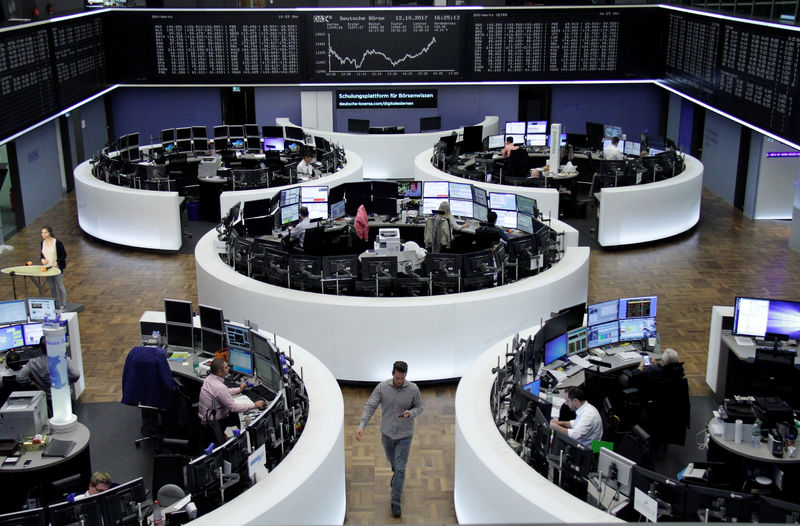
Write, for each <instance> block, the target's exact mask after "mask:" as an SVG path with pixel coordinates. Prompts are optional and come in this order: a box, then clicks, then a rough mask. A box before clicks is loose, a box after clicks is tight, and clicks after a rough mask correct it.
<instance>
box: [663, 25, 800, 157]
mask: <svg viewBox="0 0 800 526" xmlns="http://www.w3.org/2000/svg"><path fill="white" fill-rule="evenodd" d="M798 64H800V32H798V31H795V30H792V29H789V28H783V27H772V26H764V25H760V24H755V23H748V22H738V21H732V20H727V19H724V18H712V17H708V16H700V15H693V14H689V13H683V12H675V13H670V14H669V16H668V25H667V49H666V76H665V81H664V82H665V84H667V85H668V86H670V87H672V88H674V89H676V90H678V91H680V92H682V93H685V94H687V95H690V96H692V97H695V98H697V99H699V100H701V101H703V102H705V103H708V104H710V105H711V106H713V107H715V108H718V109H720V110H722V111H724V112H726V113H728V114H730V115H734V116H736V117H738V118H740V119H742V120H744V121H746V122H749V123H750V124H753V125H755V126H758V127H759V128H762V129H764V130H767V131H769V132H772V133H774V134H776V135H778V136H781V137H785V138H787V139H790V140H792V141H793V142H795V143H800V98H798V97H800V71H798Z"/></svg>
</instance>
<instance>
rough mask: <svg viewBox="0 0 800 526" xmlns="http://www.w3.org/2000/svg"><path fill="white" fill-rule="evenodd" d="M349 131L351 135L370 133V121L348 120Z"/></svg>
mask: <svg viewBox="0 0 800 526" xmlns="http://www.w3.org/2000/svg"><path fill="white" fill-rule="evenodd" d="M347 131H349V132H350V133H369V120H368V119H347Z"/></svg>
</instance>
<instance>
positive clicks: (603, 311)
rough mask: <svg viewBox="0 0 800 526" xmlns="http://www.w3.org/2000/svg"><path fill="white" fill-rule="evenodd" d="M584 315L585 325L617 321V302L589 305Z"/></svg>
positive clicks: (610, 301)
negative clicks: (585, 318)
mask: <svg viewBox="0 0 800 526" xmlns="http://www.w3.org/2000/svg"><path fill="white" fill-rule="evenodd" d="M586 313H587V314H586V317H587V321H586V324H587V325H597V324H600V323H606V322H608V321H612V320H617V319H618V317H619V300H609V301H604V302H602V303H595V304H593V305H589V307H588V308H587V309H586Z"/></svg>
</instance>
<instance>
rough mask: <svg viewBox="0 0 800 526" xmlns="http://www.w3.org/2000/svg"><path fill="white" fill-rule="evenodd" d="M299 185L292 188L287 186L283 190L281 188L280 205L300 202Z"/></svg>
mask: <svg viewBox="0 0 800 526" xmlns="http://www.w3.org/2000/svg"><path fill="white" fill-rule="evenodd" d="M300 192H301V190H300V187H299V186H295V187H293V188H287V189H285V190H281V194H280V196H281V197H280V206H288V205H293V204H296V203H299V202H300Z"/></svg>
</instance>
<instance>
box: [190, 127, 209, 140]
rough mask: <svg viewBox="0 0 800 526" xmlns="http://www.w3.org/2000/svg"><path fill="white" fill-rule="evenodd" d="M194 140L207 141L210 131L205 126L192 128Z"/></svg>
mask: <svg viewBox="0 0 800 526" xmlns="http://www.w3.org/2000/svg"><path fill="white" fill-rule="evenodd" d="M192 138H194V139H207V138H208V129H207V128H206V127H205V126H192Z"/></svg>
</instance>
